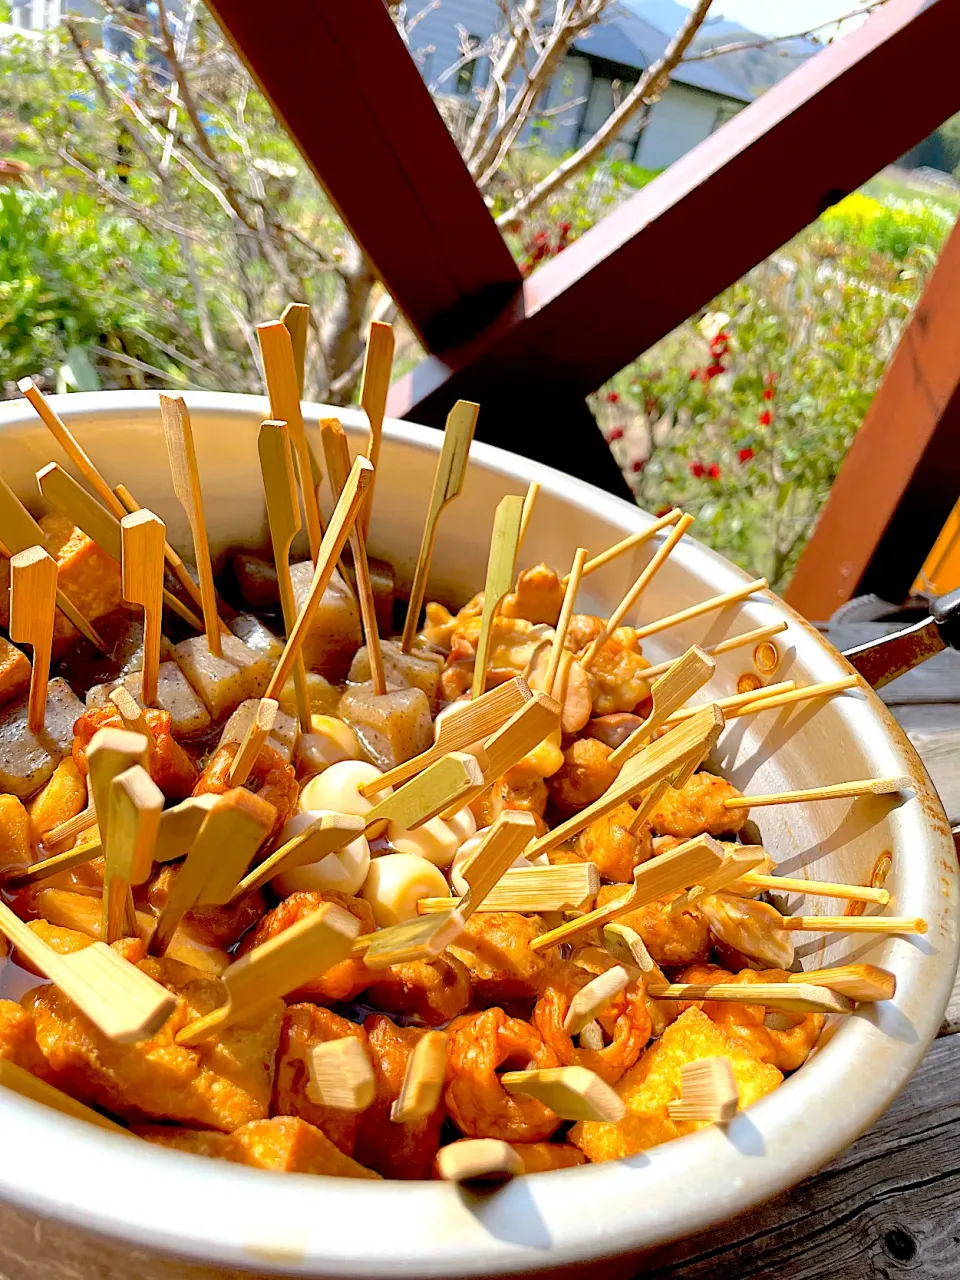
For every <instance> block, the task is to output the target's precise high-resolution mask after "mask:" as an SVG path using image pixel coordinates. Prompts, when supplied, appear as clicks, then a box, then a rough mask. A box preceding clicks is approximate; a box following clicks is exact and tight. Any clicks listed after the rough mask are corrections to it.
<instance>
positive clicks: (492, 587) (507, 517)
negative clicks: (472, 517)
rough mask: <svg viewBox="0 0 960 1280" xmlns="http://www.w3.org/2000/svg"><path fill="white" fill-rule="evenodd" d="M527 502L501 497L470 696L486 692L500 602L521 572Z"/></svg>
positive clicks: (494, 523)
mask: <svg viewBox="0 0 960 1280" xmlns="http://www.w3.org/2000/svg"><path fill="white" fill-rule="evenodd" d="M522 514H523V499H522V498H515V497H506V498H501V499H500V502H499V503H498V504H497V510H496V514H495V515H494V517H493V536H492V538H491V540H490V556H489V558H488V560H487V577H486V583H485V585H484V588H483V615H482V617H481V620H480V635H479V637H478V639H477V656H476V658H475V660H474V667H473V686H472V688H471V692H470V696H471V697H473V698H479V697H480V695H481V694H482V693H483V692H484V691H485V687H486V681H487V665H488V663H489V661H490V650H491V648H492V645H493V623H494V618H495V617H496V615H497V610H498V609H499V608H500V602H501V601H502V600H503V597H504V596H505V595H506V594H507V592H508V591H509V590H510V589H511V587H512V586H513V580H514V577H515V576H516V569H517V546H518V544H519V539H520V519H521V516H522Z"/></svg>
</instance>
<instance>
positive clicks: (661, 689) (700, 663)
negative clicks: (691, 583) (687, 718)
mask: <svg viewBox="0 0 960 1280" xmlns="http://www.w3.org/2000/svg"><path fill="white" fill-rule="evenodd" d="M716 669H717V664H716V663H715V662H714V661H713V659H712V658H708V657H707V655H706V654H705V653H704V652H703V650H702V649H699V648H698V647H697V646H696V645H691V647H690V648H689V649H688V650H687V651H686V653H685V654H684V655H683V657H682V658H678V659H677V661H676V662H675V663H674V664H673V666H672V667H671V668H670V670H669V671H666V672H665V673H664V674H663V675H662V676H661V677H660V679H659V680H657V681H656V682H655V683H654V685H653V687H652V688H651V690H650V696H651V699H652V704H653V705H652V706H651V708H650V714H649V715H648V716H647V718H646V720H644V722H643V724H640V725H637V727H636V729H634V731H633V733H631V734H630V736H629V738H627V739H626V740H625V741H624V742H621V744H620V746H619V747H617V748H616V750H615V751H613V752H612V753H611V755H609V756H608V757H607V759H608V762H609V763H610V764H611V765H612V766H613V768H614V769H619V768H620V767H621V766H622V765H624V764H625V763H626V762H627V761H628V760H629V759H630V757H631V756H634V755H636V753H637V752H638V751H639V750H640V749H641V747H642V746H643V744H644V742H645V741H646V740H647V739H648V738H652V737H653V735H654V734H655V733H656V731H657V730H658V729H659V728H660V726H661V725H662V724H664V723H665V721H666V720H667V718H668V717H669V716H671V715H672V714H673V712H674V711H676V710H677V708H678V707H682V706H683V704H684V703H685V702H686V701H687V699H688V698H689V697H691V696H692V695H693V694H694V693H696V692H697V690H698V689H702V688H703V686H704V685H705V684H706V683H707V682H708V681H709V680H710V679H711V678H712V677H713V675H714V673H715V672H716Z"/></svg>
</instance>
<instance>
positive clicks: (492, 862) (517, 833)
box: [458, 809, 537, 921]
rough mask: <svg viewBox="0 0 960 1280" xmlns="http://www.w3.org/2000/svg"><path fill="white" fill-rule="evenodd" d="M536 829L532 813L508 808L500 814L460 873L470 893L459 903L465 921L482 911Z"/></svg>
mask: <svg viewBox="0 0 960 1280" xmlns="http://www.w3.org/2000/svg"><path fill="white" fill-rule="evenodd" d="M536 830H537V822H536V819H535V818H534V816H533V814H532V813H525V812H524V811H523V810H521V809H506V810H504V812H503V813H501V814H500V816H499V818H497V820H496V821H495V822H494V823H493V825H492V826H491V827H490V829H489V830H488V831H487V834H486V835H485V836H484V838H483V839H482V840H481V842H480V844H479V845H478V846H477V849H476V852H475V853H474V854H473V855H472V857H471V858H470V859H469V860H468V861H467V862H466V863H464V866H463V868H462V871H461V874H462V875H463V878H464V880H465V881H466V882H467V884H468V885H469V891H468V892H467V894H466V895H465V896H464V897H463V898H461V899H460V902H459V903H458V909H459V911H460V916H461V919H462V920H464V921H467V920H469V919H470V917H471V916H472V915H473V913H474V912H475V911H477V910H479V908H480V906H481V904H482V903H483V900H484V899H485V898H487V897H488V896H489V895H490V893H491V891H492V890H493V889H494V888H495V886H496V885H497V883H498V881H499V880H500V879H501V878H502V877H503V875H504V874H505V872H506V871H507V869H508V868H509V867H511V866H513V864H514V863H515V862H516V860H517V858H518V857H519V856H520V854H521V853H522V852H523V849H524V846H525V845H528V844H529V843H530V841H531V839H532V838H533V836H534V834H535V833H536Z"/></svg>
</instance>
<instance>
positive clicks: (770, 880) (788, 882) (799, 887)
mask: <svg viewBox="0 0 960 1280" xmlns="http://www.w3.org/2000/svg"><path fill="white" fill-rule="evenodd" d="M743 883H744V884H745V885H748V886H750V887H751V888H754V889H769V890H770V891H771V892H773V893H807V894H810V895H812V896H813V897H815V898H843V899H845V900H847V901H849V902H875V903H877V904H878V905H879V906H881V907H885V906H886V905H887V903H888V902H889V901H890V894H889V891H888V890H886V889H874V888H873V887H872V886H871V885H859V884H833V883H830V882H829V881H826V880H802V879H793V878H792V877H790V876H767V875H762V874H760V873H758V872H755V871H750V872H748V873H747V874H746V875H745V876H743Z"/></svg>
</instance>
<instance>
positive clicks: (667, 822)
mask: <svg viewBox="0 0 960 1280" xmlns="http://www.w3.org/2000/svg"><path fill="white" fill-rule="evenodd" d="M742 794H743V793H742V792H741V791H738V790H737V788H736V787H735V786H734V785H733V783H732V782H728V781H727V780H726V778H718V777H716V775H715V774H712V773H707V772H706V770H703V771H701V772H700V773H695V774H694V775H693V777H692V778H688V779H687V781H686V782H685V783H684V784H683V786H682V787H681V788H680V789H679V790H676V789H675V788H674V787H667V789H666V791H665V792H664V793H663V795H662V796H661V797H660V799H659V800H658V801H657V803H656V804H655V805H654V807H653V809H652V810H651V812H650V814H649V815H648V821H649V823H650V826H651V828H652V829H653V830H654V831H655V832H656V833H657V835H661V836H676V837H678V839H680V840H692V839H693V837H694V836H699V835H702V834H706V835H708V836H722V835H725V834H726V833H727V832H732V833H736V832H737V831H739V830H740V828H741V827H742V826H743V824H744V823H745V822H746V820H747V818H748V817H749V816H750V810H749V809H725V808H724V807H723V802H724V800H730V799H733V798H734V797H736V796H740V795H742Z"/></svg>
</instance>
